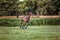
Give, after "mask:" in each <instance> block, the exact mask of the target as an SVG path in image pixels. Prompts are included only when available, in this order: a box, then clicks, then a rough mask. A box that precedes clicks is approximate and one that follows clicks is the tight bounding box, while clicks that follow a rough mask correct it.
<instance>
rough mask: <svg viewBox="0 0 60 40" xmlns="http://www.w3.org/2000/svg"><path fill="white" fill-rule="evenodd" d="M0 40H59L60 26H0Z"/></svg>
mask: <svg viewBox="0 0 60 40" xmlns="http://www.w3.org/2000/svg"><path fill="white" fill-rule="evenodd" d="M0 40H60V26H52V25H40V26H29V27H28V29H20V28H19V27H0Z"/></svg>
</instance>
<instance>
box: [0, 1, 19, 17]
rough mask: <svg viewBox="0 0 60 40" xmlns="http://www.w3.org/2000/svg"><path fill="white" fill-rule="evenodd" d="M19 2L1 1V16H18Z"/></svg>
mask: <svg viewBox="0 0 60 40" xmlns="http://www.w3.org/2000/svg"><path fill="white" fill-rule="evenodd" d="M18 5H19V0H0V16H4V15H7V16H9V15H16V12H19V8H18Z"/></svg>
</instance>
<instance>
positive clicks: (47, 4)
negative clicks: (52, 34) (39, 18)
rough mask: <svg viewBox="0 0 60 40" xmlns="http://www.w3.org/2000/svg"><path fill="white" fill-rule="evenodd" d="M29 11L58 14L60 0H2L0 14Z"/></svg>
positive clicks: (0, 1)
mask: <svg viewBox="0 0 60 40" xmlns="http://www.w3.org/2000/svg"><path fill="white" fill-rule="evenodd" d="M29 11H32V12H33V14H35V15H36V14H39V15H58V12H59V11H60V0H24V1H23V2H21V1H19V0H0V16H11V15H24V14H26V13H27V12H29Z"/></svg>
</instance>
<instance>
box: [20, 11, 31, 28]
mask: <svg viewBox="0 0 60 40" xmlns="http://www.w3.org/2000/svg"><path fill="white" fill-rule="evenodd" d="M31 15H32V12H30V13H29V14H28V15H24V16H23V17H22V18H21V25H20V28H21V29H27V27H28V23H29V21H30V16H31Z"/></svg>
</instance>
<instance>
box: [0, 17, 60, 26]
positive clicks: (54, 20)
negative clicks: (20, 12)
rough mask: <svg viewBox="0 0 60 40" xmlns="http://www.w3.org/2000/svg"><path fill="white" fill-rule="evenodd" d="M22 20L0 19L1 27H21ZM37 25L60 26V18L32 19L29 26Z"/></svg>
mask: <svg viewBox="0 0 60 40" xmlns="http://www.w3.org/2000/svg"><path fill="white" fill-rule="evenodd" d="M20 23H21V20H20V18H0V26H11V27H13V26H19V25H20ZM32 25H34V26H36V25H60V18H31V19H30V22H29V26H32Z"/></svg>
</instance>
